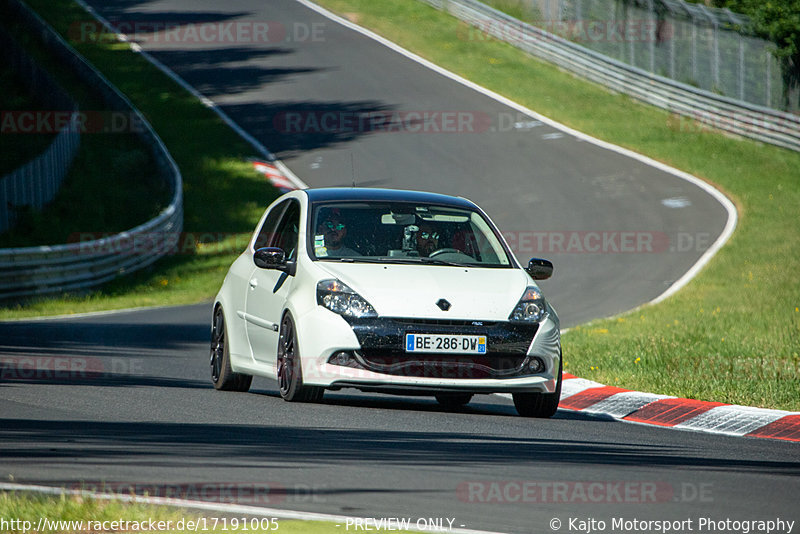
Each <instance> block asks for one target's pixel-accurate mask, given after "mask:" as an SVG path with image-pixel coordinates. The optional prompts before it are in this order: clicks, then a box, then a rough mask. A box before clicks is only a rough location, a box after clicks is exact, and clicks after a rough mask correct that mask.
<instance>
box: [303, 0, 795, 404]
mask: <svg viewBox="0 0 800 534" xmlns="http://www.w3.org/2000/svg"><path fill="white" fill-rule="evenodd" d="M318 3H320V4H321V5H323V6H325V7H327V8H329V9H332V10H333V11H335V12H337V13H339V14H343V15H345V16H347V17H349V18H351V19H352V20H355V21H357V22H358V23H359V24H360V25H362V26H365V27H367V28H370V29H372V30H374V31H376V32H377V33H379V34H381V35H383V36H385V37H387V38H388V39H390V40H392V41H394V42H396V43H399V44H400V45H402V46H404V47H406V48H408V49H410V50H412V51H413V52H415V53H417V54H419V55H421V56H423V57H425V58H426V59H429V60H430V61H433V62H434V63H436V64H438V65H441V66H443V67H445V68H447V69H449V70H451V71H453V72H456V73H458V74H460V75H461V76H464V77H465V78H467V79H469V80H472V81H474V82H476V83H478V84H480V85H482V86H484V87H487V88H489V89H491V90H493V91H496V92H498V93H500V94H502V95H504V96H506V97H508V98H510V99H512V100H514V101H516V102H519V103H520V104H523V105H525V106H528V107H530V108H532V109H535V110H536V111H538V112H540V113H542V114H544V115H546V116H548V117H550V118H553V119H555V120H558V121H560V122H562V123H564V124H566V125H567V126H570V127H572V128H575V129H577V130H580V131H583V132H586V133H588V134H590V135H593V136H595V137H598V138H601V139H604V140H607V141H610V142H612V143H616V144H618V145H621V146H623V147H626V148H630V149H632V150H635V151H637V152H640V153H642V154H646V155H648V156H650V157H652V158H654V159H656V160H659V161H663V162H666V163H668V164H670V165H672V166H674V167H677V168H679V169H682V170H685V171H687V172H690V173H692V174H694V175H695V176H699V177H701V178H703V179H705V180H707V181H709V182H711V183H712V184H714V185H716V186H717V187H719V188H720V189H721V190H723V191H724V192H725V193H726V194H728V195H729V196H730V197H731V198H732V199H733V200H734V202H735V203H736V204H737V207H738V209H739V216H740V220H739V226H738V228H737V231H736V232H735V235H734V236H733V238H732V239H731V240H730V241H729V243H728V244H727V246H725V247H724V248H723V250H722V251H721V252H720V253H719V254H718V255H717V257H716V258H715V259H714V260H713V261H712V262H711V264H710V265H709V266H708V267H707V268H705V269H704V270H703V271H702V273H701V274H700V275H699V276H698V277H697V278H696V279H695V280H694V281H692V282H691V283H690V285H689V286H688V287H686V288H685V289H684V290H683V291H681V292H679V293H678V294H677V295H676V296H674V297H672V298H670V299H668V300H667V301H665V302H664V303H662V304H660V305H657V306H649V307H645V308H642V309H640V310H637V311H635V312H632V313H629V314H627V315H624V316H622V317H620V318H615V319H611V320H601V321H595V322H593V323H591V324H589V325H585V326H581V327H578V328H574V329H572V330H571V331H570V332H568V333H567V334H566V336H565V337H564V354H565V363H566V369H565V370H566V371H568V372H571V373H574V374H576V375H578V376H581V377H584V378H590V379H593V380H597V381H598V382H602V383H605V384H610V385H617V386H620V387H625V388H631V389H638V390H644V391H651V392H656V393H663V394H669V395H677V396H682V397H690V398H695V399H702V400H711V401H720V402H728V403H738V404H746V405H753V406H764V407H771V408H784V409H789V410H799V409H800V278H798V275H797V273H798V272H800V222H798V217H797V211H798V210H797V206H800V154H798V153H796V152H792V151H789V150H783V149H780V148H776V147H772V146H765V145H762V144H759V143H756V142H751V141H747V140H739V139H733V138H731V137H730V136H726V135H723V134H721V133H718V132H714V131H709V130H708V129H706V128H704V127H701V126H700V125H699V124H696V123H694V122H692V121H690V120H687V119H683V118H677V117H675V116H673V115H671V114H669V113H667V112H665V111H661V110H659V109H656V108H652V107H649V106H645V105H641V104H639V103H637V102H635V101H633V100H632V99H630V98H628V97H626V96H623V95H615V94H610V93H609V92H608V91H606V90H605V89H603V88H601V87H599V86H597V85H594V84H591V83H588V82H584V81H582V80H579V79H577V78H575V77H574V76H572V75H570V74H567V73H564V72H563V71H561V70H559V69H557V68H555V67H553V66H552V65H549V64H546V63H543V62H541V61H538V60H536V59H534V58H532V57H530V56H527V55H526V54H524V53H522V52H521V51H519V50H517V49H516V48H514V47H512V46H510V45H508V44H505V43H501V42H497V41H494V40H487V39H486V38H485V37H483V36H480V35H479V34H478V33H477V32H472V31H470V30H468V29H467V28H466V27H465V26H464V24H463V23H460V22H458V21H457V20H456V19H455V18H453V17H450V16H448V15H445V14H443V13H441V12H439V11H436V10H434V9H433V8H431V7H429V6H427V5H425V4H423V3H422V2H419V1H417V0H391V1H390V0H319V1H318ZM557 275H558V273H556V276H557Z"/></svg>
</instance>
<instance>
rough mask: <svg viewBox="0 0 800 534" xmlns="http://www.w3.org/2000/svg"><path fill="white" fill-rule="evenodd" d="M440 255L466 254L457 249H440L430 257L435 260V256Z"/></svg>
mask: <svg viewBox="0 0 800 534" xmlns="http://www.w3.org/2000/svg"><path fill="white" fill-rule="evenodd" d="M439 254H464V253H463V252H461V251H460V250H458V249H455V248H440V249H439V250H434V251H433V252H431V253H430V254H429V255H428V257H429V258H433V257H434V256H438V255H439Z"/></svg>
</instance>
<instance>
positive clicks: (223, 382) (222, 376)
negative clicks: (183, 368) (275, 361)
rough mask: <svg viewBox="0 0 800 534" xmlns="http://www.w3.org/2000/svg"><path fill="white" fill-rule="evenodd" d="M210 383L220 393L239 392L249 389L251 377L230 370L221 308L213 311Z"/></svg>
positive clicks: (225, 330) (226, 332)
mask: <svg viewBox="0 0 800 534" xmlns="http://www.w3.org/2000/svg"><path fill="white" fill-rule="evenodd" d="M210 363H211V382H212V383H213V384H214V388H215V389H219V390H221V391H240V392H244V391H247V390H248V389H250V384H251V383H252V382H253V377H252V376H251V375H245V374H242V373H234V372H233V370H232V369H231V354H230V348H229V347H228V331H227V328H226V326H225V314H224V313H223V311H222V308H221V307H220V308H217V309H216V310H215V311H214V322H213V323H212V325H211V362H210Z"/></svg>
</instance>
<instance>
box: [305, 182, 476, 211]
mask: <svg viewBox="0 0 800 534" xmlns="http://www.w3.org/2000/svg"><path fill="white" fill-rule="evenodd" d="M303 191H304V192H305V193H306V195H308V200H309V201H310V202H314V203H316V202H334V201H341V202H347V201H383V202H418V203H421V204H438V205H444V206H453V207H459V208H469V209H475V208H477V206H476V205H475V204H474V203H473V202H471V201H469V200H467V199H466V198H462V197H453V196H450V195H442V194H439V193H426V192H423V191H406V190H402V189H378V188H372V187H325V188H319V189H304V190H303Z"/></svg>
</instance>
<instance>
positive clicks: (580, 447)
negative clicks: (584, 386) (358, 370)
mask: <svg viewBox="0 0 800 534" xmlns="http://www.w3.org/2000/svg"><path fill="white" fill-rule="evenodd" d="M208 315H209V308H208V307H207V306H194V307H187V308H180V309H178V310H174V309H162V310H151V311H140V312H132V313H123V314H116V315H109V316H96V317H86V318H82V319H71V320H66V321H47V322H31V323H15V324H4V325H3V326H2V331H3V340H2V349H1V350H2V352H3V354H4V355H7V356H10V357H14V358H16V361H18V362H20V361H22V358H23V357H28V358H36V357H39V356H46V357H49V358H54V357H55V358H56V359H55V360H51V362H52V363H50V364H49V365H50V366H51V367H54V368H57V369H58V368H60V369H69V368H73V369H78V370H77V371H74V372H72V373H69V372H67V371H61V372H60V373H55V372H54V373H52V374H51V376H49V377H48V376H46V375H45V374H44V373H42V372H39V373H37V375H36V377H35V378H30V377H29V376H26V370H25V367H24V366H20V367H21V369H19V370H17V371H15V370H14V369H13V368H9V367H5V368H4V370H3V378H2V380H0V399H1V400H0V403H1V404H0V406H2V419H1V420H0V474H2V478H3V480H4V481H8V480H9V475H13V480H14V481H15V482H19V483H29V484H45V485H59V486H60V485H64V486H67V487H76V488H77V487H80V484H81V482H84V484H85V485H86V486H88V487H90V488H91V487H99V486H100V483H101V482H105V483H106V484H107V486H108V487H110V488H112V490H113V489H114V488H119V491H120V492H123V493H124V492H127V488H129V487H131V486H133V487H136V488H138V489H139V490H140V491H147V492H148V493H149V494H150V495H156V496H165V495H175V494H176V493H178V492H180V491H184V492H188V494H189V496H190V497H191V496H194V497H201V498H202V497H204V498H205V499H207V500H212V501H216V500H225V499H226V498H228V497H229V496H230V494H231V493H233V495H239V494H240V495H241V496H242V497H241V498H240V499H236V500H238V501H239V502H240V503H241V504H248V505H260V506H268V507H281V508H288V509H292V510H307V511H315V512H323V513H334V514H344V515H354V516H368V517H414V518H421V517H450V518H456V521H457V523H456V525H457V526H460V525H464V526H465V527H467V528H472V529H480V530H499V531H508V532H550V529H549V526H548V525H549V522H550V520H551V519H553V518H560V519H561V520H562V521H564V525H565V526H564V531H566V524H567V520H568V518H570V517H580V518H583V519H586V518H591V517H593V518H596V519H598V520H605V521H610V520H611V518H613V517H622V518H626V519H630V520H632V519H634V518H638V519H645V518H652V519H665V520H685V519H689V518H691V519H693V520H694V521H695V523H694V527H695V531H697V530H696V529H697V526H698V523H697V522H698V521H699V519H700V518H703V517H711V518H716V519H725V518H731V519H739V520H754V519H766V518H773V519H774V518H776V517H782V518H784V519H787V518H788V519H797V515H798V514H797V495H799V494H800V452H799V450H800V449H798V446H797V444H796V443H791V442H784V441H772V440H765V439H746V438H732V437H726V436H715V435H709V434H700V433H693V432H681V431H676V430H669V429H664V428H660V427H651V426H643V425H633V424H625V423H618V422H613V421H609V420H603V419H599V418H592V417H588V416H585V415H580V414H577V413H572V412H567V411H559V412H558V414H557V415H556V416H555V417H554V418H552V419H549V420H529V419H523V418H521V417H518V416H516V414H515V411H514V408H513V406H512V405H511V404H510V402H508V401H506V400H504V399H502V398H498V397H496V396H479V397H476V398H475V399H474V400H473V402H472V403H471V404H469V405H468V407H467V408H465V409H463V410H461V411H454V412H450V411H447V410H444V409H442V408H440V407H439V406H438V404H436V401H434V400H433V399H428V398H406V397H403V398H400V397H397V398H396V397H391V396H378V395H364V394H356V393H353V394H349V393H347V392H346V391H343V392H340V393H330V392H329V393H327V394H326V399H327V400H326V401H325V403H324V404H319V405H304V404H296V403H287V402H284V401H283V400H282V399H281V398H280V397H279V396H278V393H277V387H276V384H275V383H274V382H271V381H267V380H263V379H256V380H255V381H254V384H253V388H252V390H251V392H250V393H225V392H218V391H215V390H213V389H211V385H210V382H209V379H208V369H207V367H208V365H207V362H208V349H207V345H208V337H209V332H208V327H207V326H206V325H205V322H206V320H207V319H208ZM56 362H61V363H56ZM41 367H45V364H40V368H41ZM81 369H86V370H91V371H94V372H95V373H96V374H93V373H90V372H88V371H86V372H81V371H80V370H81ZM15 372H16V373H17V376H16V378H15V377H14V373H15ZM520 482H526V483H528V485H529V490H528V494H527V497H525V496H523V495H525V494H523V493H522V491H521V489H519V488H518V487H516V486H514V485H513V484H515V483H520ZM597 482H600V483H601V484H602V486H592V485H591V484H593V483H597ZM470 484H472V485H470ZM531 484H534V486H531ZM556 487H558V488H561V489H560V490H559V492H560V493H559V492H555V488H556ZM231 488H235V489H233V490H232V489H231ZM531 488H539V489H538V490H534V489H531ZM269 490H272V491H271V492H270V491H269ZM217 491H221V493H222V495H218V494H217ZM237 492H238V493H237ZM253 494H255V497H254V496H253ZM595 500H598V501H599V502H594V501H595ZM484 501H489V502H484ZM609 526H610V523H609ZM646 532H652V530H648V531H646Z"/></svg>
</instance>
